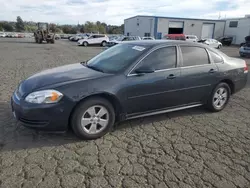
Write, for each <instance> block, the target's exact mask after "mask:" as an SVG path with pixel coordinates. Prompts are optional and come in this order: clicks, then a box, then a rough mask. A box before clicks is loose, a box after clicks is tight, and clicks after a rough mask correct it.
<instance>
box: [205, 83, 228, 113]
mask: <svg viewBox="0 0 250 188" xmlns="http://www.w3.org/2000/svg"><path fill="white" fill-rule="evenodd" d="M230 95H231V89H230V87H229V86H228V84H226V83H224V82H222V83H220V84H218V85H217V86H216V87H215V88H214V90H213V92H212V94H211V96H210V97H209V100H208V103H207V107H208V108H209V109H210V110H211V111H213V112H219V111H221V110H223V109H224V108H225V107H226V105H227V103H228V101H229V98H230Z"/></svg>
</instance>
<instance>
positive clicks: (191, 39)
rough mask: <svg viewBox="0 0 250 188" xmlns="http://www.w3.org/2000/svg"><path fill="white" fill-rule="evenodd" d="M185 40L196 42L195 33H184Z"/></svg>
mask: <svg viewBox="0 0 250 188" xmlns="http://www.w3.org/2000/svg"><path fill="white" fill-rule="evenodd" d="M185 37H186V41H189V42H197V41H198V40H199V39H198V37H197V36H196V35H185Z"/></svg>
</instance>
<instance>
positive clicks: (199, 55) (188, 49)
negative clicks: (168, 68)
mask: <svg viewBox="0 0 250 188" xmlns="http://www.w3.org/2000/svg"><path fill="white" fill-rule="evenodd" d="M181 51H182V57H183V67H188V66H195V65H205V64H209V59H208V54H207V51H206V50H205V49H204V48H201V47H194V46H181Z"/></svg>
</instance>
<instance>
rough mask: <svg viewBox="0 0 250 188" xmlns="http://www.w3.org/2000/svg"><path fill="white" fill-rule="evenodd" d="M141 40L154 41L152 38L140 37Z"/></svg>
mask: <svg viewBox="0 0 250 188" xmlns="http://www.w3.org/2000/svg"><path fill="white" fill-rule="evenodd" d="M142 40H155V38H154V37H142Z"/></svg>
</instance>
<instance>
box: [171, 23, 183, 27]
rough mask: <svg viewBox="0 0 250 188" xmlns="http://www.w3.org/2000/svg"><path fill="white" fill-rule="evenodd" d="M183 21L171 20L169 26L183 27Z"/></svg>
mask: <svg viewBox="0 0 250 188" xmlns="http://www.w3.org/2000/svg"><path fill="white" fill-rule="evenodd" d="M183 25H184V24H183V22H169V24H168V27H170V28H183Z"/></svg>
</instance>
